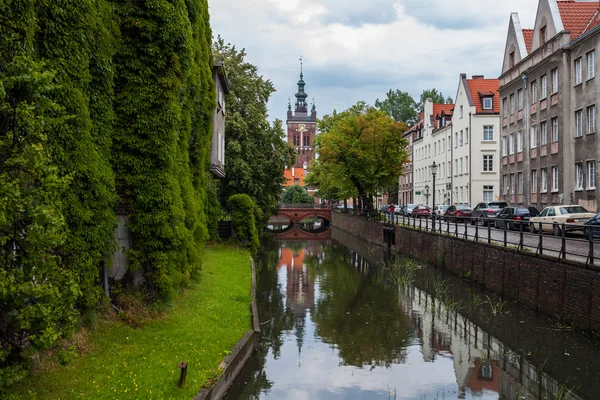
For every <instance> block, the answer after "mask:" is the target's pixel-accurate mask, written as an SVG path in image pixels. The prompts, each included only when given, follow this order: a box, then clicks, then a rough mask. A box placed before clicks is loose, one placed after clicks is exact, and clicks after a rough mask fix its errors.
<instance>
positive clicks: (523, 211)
mask: <svg viewBox="0 0 600 400" xmlns="http://www.w3.org/2000/svg"><path fill="white" fill-rule="evenodd" d="M538 215H540V212H539V211H538V210H537V208H535V207H525V206H506V207H504V208H503V209H502V211H500V213H499V214H498V215H497V216H496V218H494V220H493V226H494V227H496V228H501V229H504V227H505V226H506V228H507V229H509V230H510V229H521V228H520V226H521V225H522V226H523V229H527V225H528V223H529V221H530V218H533V217H537V216H538ZM490 222H491V221H490Z"/></svg>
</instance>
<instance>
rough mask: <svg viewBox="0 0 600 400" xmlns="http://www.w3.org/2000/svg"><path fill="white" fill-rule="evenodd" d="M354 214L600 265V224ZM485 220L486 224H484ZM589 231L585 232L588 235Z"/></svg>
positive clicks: (384, 213) (391, 224) (518, 249)
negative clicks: (598, 239)
mask: <svg viewBox="0 0 600 400" xmlns="http://www.w3.org/2000/svg"><path fill="white" fill-rule="evenodd" d="M348 212H349V213H351V214H353V215H359V216H362V217H364V218H366V219H370V220H376V221H381V222H382V223H384V224H386V225H389V226H393V225H400V226H405V227H410V228H413V229H420V230H423V231H426V232H435V233H438V234H443V235H447V236H452V237H457V238H461V239H465V240H472V241H475V242H485V243H488V244H493V245H497V246H502V247H507V248H512V249H514V250H517V251H519V252H528V253H535V254H543V255H547V256H552V257H557V258H560V259H569V260H573V261H578V262H582V263H585V264H586V265H587V266H598V264H600V262H599V259H600V250H599V249H598V246H597V244H598V243H597V242H596V241H595V240H594V239H595V237H594V236H596V239H597V237H600V226H598V227H597V228H596V229H594V228H593V227H592V226H590V225H584V224H583V222H582V223H557V222H535V223H533V222H529V221H525V220H504V219H496V218H483V219H482V218H472V217H461V216H458V217H443V216H422V217H416V216H410V215H409V216H407V215H401V214H392V213H389V212H379V211H372V212H368V213H367V212H365V211H361V210H349V211H348ZM482 223H483V225H482ZM584 233H585V234H584Z"/></svg>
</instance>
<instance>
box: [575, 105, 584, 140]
mask: <svg viewBox="0 0 600 400" xmlns="http://www.w3.org/2000/svg"><path fill="white" fill-rule="evenodd" d="M582 136H583V110H577V111H575V137H582Z"/></svg>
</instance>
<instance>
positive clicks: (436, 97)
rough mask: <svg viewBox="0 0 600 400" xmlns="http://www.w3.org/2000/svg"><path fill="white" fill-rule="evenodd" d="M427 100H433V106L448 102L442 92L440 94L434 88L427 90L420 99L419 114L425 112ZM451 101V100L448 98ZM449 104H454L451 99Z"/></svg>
mask: <svg viewBox="0 0 600 400" xmlns="http://www.w3.org/2000/svg"><path fill="white" fill-rule="evenodd" d="M427 99H431V100H433V104H445V103H446V100H445V99H444V95H443V94H442V92H438V91H437V89H435V88H433V89H427V90H423V93H421V97H420V99H419V104H418V105H417V107H418V108H417V109H418V110H419V112H422V111H423V107H424V105H425V100H427ZM448 99H450V98H448ZM448 104H452V99H450V103H448Z"/></svg>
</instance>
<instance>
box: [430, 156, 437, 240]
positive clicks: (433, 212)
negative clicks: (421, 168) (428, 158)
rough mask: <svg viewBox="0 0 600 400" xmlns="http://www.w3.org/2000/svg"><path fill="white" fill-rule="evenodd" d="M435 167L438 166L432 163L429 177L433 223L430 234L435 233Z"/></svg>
mask: <svg viewBox="0 0 600 400" xmlns="http://www.w3.org/2000/svg"><path fill="white" fill-rule="evenodd" d="M437 167H438V166H437V164H436V163H435V161H434V162H433V164H432V165H431V175H432V176H433V207H432V209H431V211H432V213H431V216H432V221H433V228H432V229H431V231H432V232H435V174H436V173H437Z"/></svg>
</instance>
